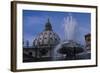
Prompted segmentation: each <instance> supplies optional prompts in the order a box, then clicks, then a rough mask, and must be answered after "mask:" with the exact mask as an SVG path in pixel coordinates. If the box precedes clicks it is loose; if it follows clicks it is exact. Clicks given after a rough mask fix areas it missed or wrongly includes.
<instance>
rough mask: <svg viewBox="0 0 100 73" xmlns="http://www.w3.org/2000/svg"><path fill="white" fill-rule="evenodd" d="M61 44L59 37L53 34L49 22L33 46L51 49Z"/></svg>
mask: <svg viewBox="0 0 100 73" xmlns="http://www.w3.org/2000/svg"><path fill="white" fill-rule="evenodd" d="M59 42H60V38H59V36H58V35H57V34H56V33H55V32H53V30H52V26H51V23H50V21H49V19H48V22H47V23H46V25H45V30H44V31H43V32H41V33H40V34H38V36H37V37H36V38H35V40H34V41H33V45H34V46H35V47H38V48H43V47H44V48H50V47H54V46H56V45H57V44H58V43H59Z"/></svg>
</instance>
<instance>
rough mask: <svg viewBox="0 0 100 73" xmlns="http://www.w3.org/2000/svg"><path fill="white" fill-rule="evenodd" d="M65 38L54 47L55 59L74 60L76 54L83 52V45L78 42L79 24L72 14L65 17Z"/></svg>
mask: <svg viewBox="0 0 100 73" xmlns="http://www.w3.org/2000/svg"><path fill="white" fill-rule="evenodd" d="M63 26H64V33H65V38H64V40H63V41H61V42H60V43H59V44H58V45H57V46H56V47H55V48H54V54H53V55H54V56H53V60H60V59H66V60H74V59H75V55H76V54H78V53H80V52H83V51H84V49H83V46H82V45H81V44H79V43H77V42H78V41H77V31H78V26H77V22H76V20H75V18H73V17H72V15H71V14H69V16H68V17H67V18H64V24H63Z"/></svg>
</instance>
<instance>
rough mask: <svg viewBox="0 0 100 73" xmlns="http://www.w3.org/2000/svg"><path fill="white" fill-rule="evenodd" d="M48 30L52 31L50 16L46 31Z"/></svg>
mask: <svg viewBox="0 0 100 73" xmlns="http://www.w3.org/2000/svg"><path fill="white" fill-rule="evenodd" d="M48 30H50V31H52V26H51V23H50V20H49V18H48V22H47V23H46V25H45V31H48Z"/></svg>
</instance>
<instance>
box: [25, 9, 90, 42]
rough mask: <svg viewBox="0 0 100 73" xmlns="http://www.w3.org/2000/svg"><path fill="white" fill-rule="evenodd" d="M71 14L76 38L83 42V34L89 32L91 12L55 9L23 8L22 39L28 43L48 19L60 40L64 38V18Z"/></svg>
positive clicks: (42, 29) (42, 28)
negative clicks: (75, 27)
mask: <svg viewBox="0 0 100 73" xmlns="http://www.w3.org/2000/svg"><path fill="white" fill-rule="evenodd" d="M69 15H71V16H72V17H73V18H74V19H75V20H76V22H77V25H78V26H77V29H76V30H78V31H77V38H78V40H79V41H80V43H84V35H85V34H88V33H90V32H91V14H90V13H79V12H55V11H35V10H23V39H24V41H26V40H28V41H29V42H30V43H32V41H33V40H34V38H35V37H36V36H37V35H38V34H39V33H40V32H42V31H44V28H45V24H46V22H47V20H48V18H49V19H50V22H51V25H52V28H53V31H54V32H56V33H57V34H58V35H59V37H60V38H61V40H64V37H65V36H64V26H63V24H64V18H67V17H68V16H69Z"/></svg>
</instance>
